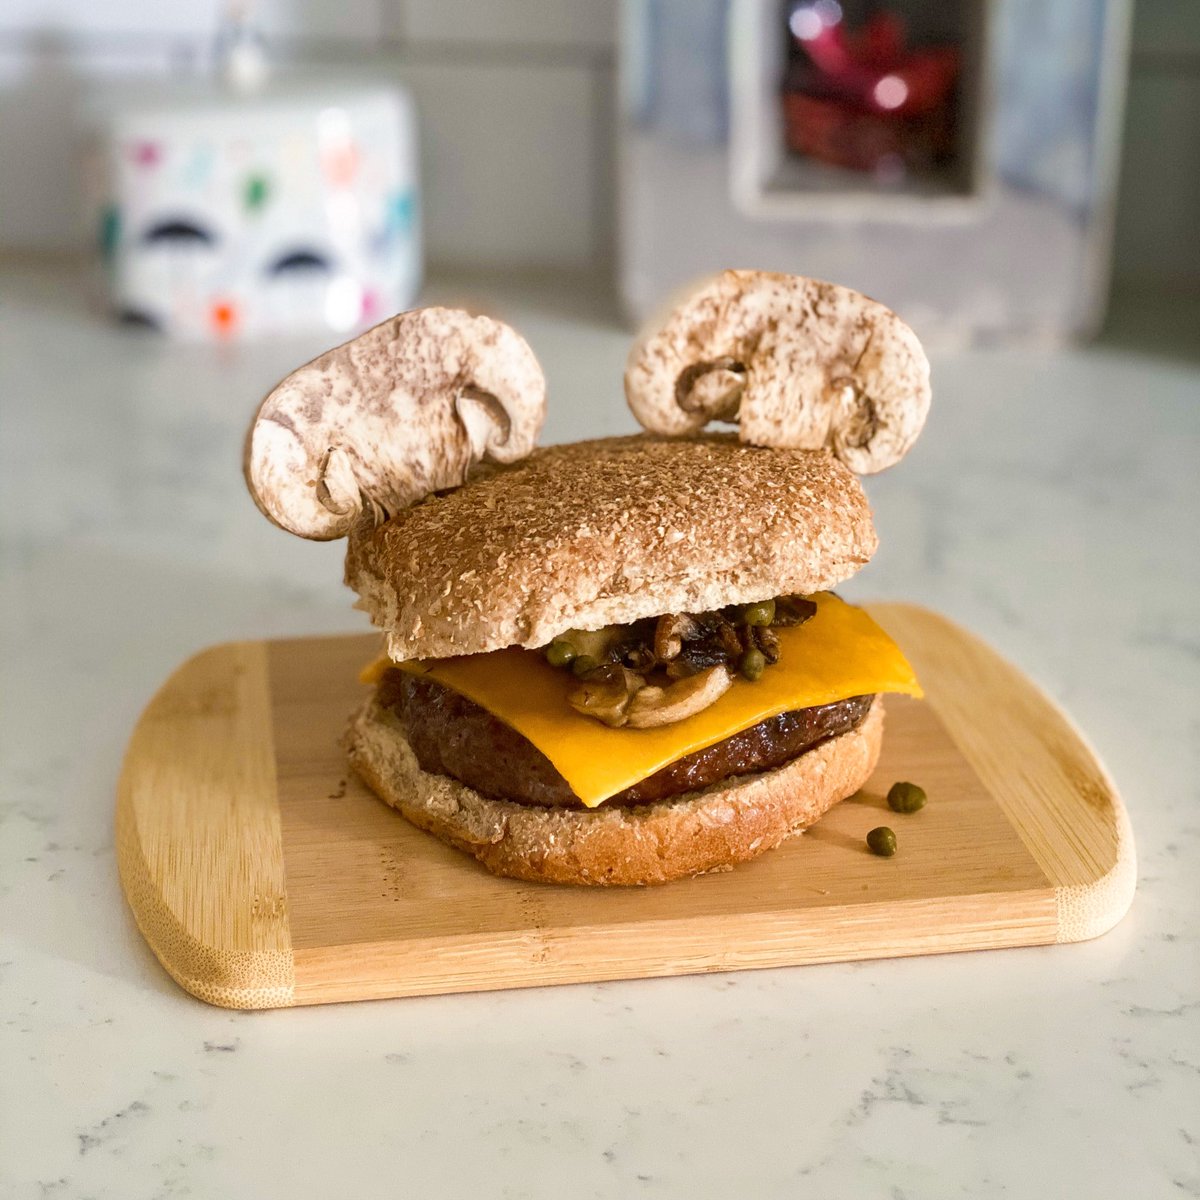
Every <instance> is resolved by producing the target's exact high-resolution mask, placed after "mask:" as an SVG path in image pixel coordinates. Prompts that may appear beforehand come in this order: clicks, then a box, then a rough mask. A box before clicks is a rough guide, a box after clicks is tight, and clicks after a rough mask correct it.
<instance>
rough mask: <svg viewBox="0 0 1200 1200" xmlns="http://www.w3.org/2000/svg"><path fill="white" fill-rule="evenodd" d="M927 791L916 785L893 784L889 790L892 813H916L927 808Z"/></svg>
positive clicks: (888, 796) (888, 798) (888, 800)
mask: <svg viewBox="0 0 1200 1200" xmlns="http://www.w3.org/2000/svg"><path fill="white" fill-rule="evenodd" d="M925 799H926V797H925V789H924V788H920V787H917V785H916V784H915V783H904V782H901V783H893V784H892V786H891V788H889V789H888V794H887V802H888V808H890V809H891V810H892V812H898V813H915V812H916V811H917V809H919V808H924V807H925Z"/></svg>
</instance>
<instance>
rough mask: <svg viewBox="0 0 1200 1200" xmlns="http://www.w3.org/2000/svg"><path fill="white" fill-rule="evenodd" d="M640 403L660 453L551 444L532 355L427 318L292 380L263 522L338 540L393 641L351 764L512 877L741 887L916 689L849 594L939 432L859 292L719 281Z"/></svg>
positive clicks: (262, 480)
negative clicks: (711, 428) (909, 463)
mask: <svg viewBox="0 0 1200 1200" xmlns="http://www.w3.org/2000/svg"><path fill="white" fill-rule="evenodd" d="M625 390H626V396H627V398H628V401H629V404H630V407H631V408H632V410H633V413H634V415H635V416H636V417H637V419H638V421H639V422H640V424H641V425H642V426H643V427H644V429H645V430H646V432H645V433H643V434H640V435H637V436H632V437H624V438H611V439H605V440H600V441H585V442H578V443H574V444H570V445H562V446H552V447H548V448H541V449H539V448H537V447H536V442H537V437H538V433H539V430H540V428H541V425H542V420H543V416H544V412H545V383H544V380H543V376H542V372H541V370H540V368H539V366H538V364H537V361H536V359H535V358H534V356H533V353H532V351H531V350H530V349H529V347H528V345H527V344H526V343H525V342H524V340H523V339H522V338H521V337H520V336H519V335H518V334H517V333H515V332H514V331H513V330H512V329H510V328H509V327H507V326H506V325H503V324H501V323H500V322H498V321H495V320H492V319H490V318H488V317H483V316H473V315H470V314H468V313H465V312H461V311H458V310H452V309H441V308H431V309H421V310H417V311H414V312H409V313H403V314H400V315H399V316H397V317H394V318H392V319H391V320H389V321H386V322H384V323H383V324H382V325H379V326H377V327H375V328H374V329H371V330H369V331H368V332H367V333H365V334H363V335H362V336H361V337H359V338H357V339H355V340H354V341H351V342H349V343H347V344H346V345H344V346H341V347H338V348H337V349H335V350H332V351H330V352H329V353H327V354H325V355H322V356H321V357H320V358H318V359H316V360H315V361H313V362H312V363H309V364H308V365H306V366H304V367H301V368H300V369H299V370H298V371H296V372H294V373H293V374H292V375H290V376H289V377H288V378H287V379H285V380H284V381H283V382H282V383H281V384H279V385H278V387H276V388H275V389H274V390H273V391H272V392H271V393H270V395H268V397H267V398H266V400H265V401H264V402H263V405H262V407H261V409H260V410H259V413H258V416H257V418H256V420H255V423H254V424H253V426H252V428H251V430H250V434H249V437H248V441H247V453H246V475H247V481H248V484H249V487H250V490H251V493H252V494H253V495H254V497H255V500H256V502H257V503H258V504H259V507H260V508H261V509H262V510H263V512H264V513H265V514H266V515H267V516H268V517H270V518H271V519H272V520H273V521H275V522H276V523H277V524H279V525H281V526H283V527H284V528H285V529H288V530H290V531H291V532H293V533H297V534H300V535H301V536H304V537H309V538H318V539H328V538H335V537H342V536H345V537H347V538H348V549H347V554H346V582H347V584H348V585H349V586H350V587H351V588H353V589H354V590H355V591H356V592H357V593H358V596H359V602H358V603H359V606H360V607H362V608H364V609H365V610H366V612H367V613H368V614H369V615H370V617H371V620H372V621H373V622H374V623H375V624H376V625H377V626H379V627H380V628H381V629H382V630H383V631H384V634H385V647H386V653H385V655H384V656H383V657H382V658H381V659H380V660H379V661H378V662H377V663H375V664H372V665H371V666H369V667H368V668H367V669H366V671H364V680H365V681H366V682H368V683H370V684H371V685H372V690H371V693H370V695H369V697H368V699H367V700H366V702H365V703H364V704H363V705H362V707H361V708H360V709H359V711H358V712H357V713H355V714H354V715H353V716H352V717H351V719H350V724H349V728H348V730H347V732H346V735H345V746H346V750H347V753H348V755H349V758H350V762H351V763H352V765H353V767H354V769H355V770H356V771H357V772H358V773H359V774H360V775H361V776H362V778H363V779H364V780H365V781H366V783H367V784H368V785H369V786H370V787H371V788H372V790H373V791H375V792H376V793H377V794H378V795H379V796H380V798H381V799H383V800H384V801H386V802H387V803H388V804H390V805H392V806H393V807H394V808H396V809H398V810H399V811H400V812H401V813H402V814H403V815H404V816H405V817H406V818H407V819H408V820H409V821H411V822H412V823H413V824H415V825H417V826H419V827H420V828H422V829H425V830H427V831H428V832H430V833H431V834H433V835H434V836H436V837H438V838H440V839H441V840H442V841H444V842H446V843H448V844H449V845H451V846H454V847H456V848H457V849H459V850H462V851H464V852H466V853H467V854H470V855H472V856H473V857H474V858H476V859H477V860H478V861H479V862H480V863H482V864H483V865H484V866H485V867H487V868H488V869H489V870H491V871H493V872H495V873H496V874H499V875H508V876H515V877H517V878H520V879H526V880H536V881H544V882H551V883H570V884H652V883H664V882H667V881H668V880H672V879H677V878H680V877H683V876H690V875H697V874H701V873H703V872H708V871H719V870H727V869H729V868H731V867H732V866H733V865H734V864H736V863H739V862H744V861H746V860H748V859H751V858H754V857H756V856H757V855H759V854H761V853H763V852H765V851H767V850H769V849H771V848H772V847H774V846H777V845H778V844H779V843H780V842H782V841H783V840H784V839H785V838H787V837H789V836H791V835H792V834H795V833H799V832H801V831H802V830H804V829H806V828H808V827H809V826H810V825H812V824H813V823H814V822H815V821H817V820H818V819H819V818H820V817H821V816H822V815H823V814H824V813H825V812H827V811H828V810H829V809H830V808H831V807H832V806H833V805H834V804H836V803H837V802H838V801H839V800H842V799H844V798H845V797H847V796H849V795H851V794H853V793H854V792H855V791H857V790H858V789H859V788H860V787H861V786H862V785H863V783H864V782H865V781H866V780H867V778H868V777H869V776H870V774H871V772H872V770H873V769H874V767H875V763H876V761H877V759H878V756H879V751H880V745H881V741H882V738H883V733H884V708H883V700H882V695H883V694H884V693H889V692H892V693H895V692H900V693H907V694H910V695H919V694H920V689H919V685H918V683H917V681H916V679H915V677H914V675H913V672H912V670H911V668H910V667H909V665H908V663H907V662H906V661H905V659H904V656H903V655H902V654H901V653H900V651H899V649H898V648H897V647H896V646H895V644H894V643H893V642H892V641H891V640H890V639H889V638H888V637H887V635H886V634H885V633H884V632H883V631H882V630H881V629H880V628H879V627H878V626H877V625H875V623H874V622H873V621H872V620H871V618H870V617H869V616H868V615H867V614H866V613H865V612H863V611H862V610H861V609H858V608H855V607H854V606H852V605H850V604H847V603H845V602H844V601H842V600H841V599H839V598H838V597H837V596H836V595H835V594H834V592H833V589H834V588H835V587H837V585H839V584H841V583H843V582H845V581H846V580H847V579H849V578H850V577H851V576H853V575H854V574H855V573H856V572H857V571H858V570H859V568H860V567H862V566H863V565H864V564H865V563H866V562H868V561H869V559H870V558H871V555H872V554H873V553H874V551H875V548H876V544H877V543H876V536H875V529H874V526H873V523H872V520H871V511H870V508H869V507H868V504H867V501H866V497H865V496H864V494H863V490H862V487H861V485H860V483H859V480H858V475H859V474H866V473H870V472H874V471H878V470H881V469H883V468H885V467H888V466H890V465H892V464H893V463H895V462H896V461H897V460H898V459H899V458H900V457H901V456H902V455H903V454H904V453H905V452H906V451H907V450H908V448H909V447H910V446H911V445H912V443H913V441H914V440H915V438H916V436H917V434H918V433H919V432H920V429H921V427H922V425H923V423H924V420H925V416H926V412H927V410H928V407H929V367H928V363H927V361H926V359H925V356H924V354H923V352H922V350H921V347H920V344H919V343H918V341H917V339H916V337H915V336H914V335H913V333H912V331H911V330H910V329H909V328H908V327H907V326H906V325H905V324H904V323H903V322H901V321H900V320H899V319H898V318H897V317H896V316H895V315H894V314H893V313H891V312H890V311H889V310H887V309H886V308H884V307H883V306H881V305H879V304H877V303H875V302H874V301H871V300H868V299H867V298H866V297H864V296H861V295H859V294H858V293H856V292H853V291H850V290H849V289H846V288H842V287H837V286H833V285H830V284H826V283H820V282H817V281H814V280H808V279H802V278H798V277H793V276H784V275H775V274H767V273H762V272H752V271H726V272H723V273H722V274H720V275H718V276H716V277H714V278H712V279H709V280H706V281H704V282H703V283H701V284H700V285H699V286H697V287H696V288H695V289H693V290H692V291H691V292H690V293H689V294H687V295H686V296H684V297H683V298H682V300H681V301H680V303H679V304H678V305H677V307H675V308H674V309H673V311H671V312H670V313H669V314H668V315H667V316H666V317H665V318H664V319H663V320H662V321H661V322H659V323H657V324H656V325H655V326H654V327H653V328H652V329H651V330H650V331H649V332H648V333H646V334H645V335H644V336H643V337H641V338H640V339H639V340H638V341H637V343H636V344H635V345H634V347H633V350H632V352H631V354H630V357H629V363H628V367H627V370H626V375H625ZM714 421H715V422H721V423H725V424H726V425H728V426H731V427H732V431H731V432H708V431H706V427H707V426H708V425H709V424H710V422H714Z"/></svg>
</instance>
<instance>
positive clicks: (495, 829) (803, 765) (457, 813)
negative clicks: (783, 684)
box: [343, 695, 883, 886]
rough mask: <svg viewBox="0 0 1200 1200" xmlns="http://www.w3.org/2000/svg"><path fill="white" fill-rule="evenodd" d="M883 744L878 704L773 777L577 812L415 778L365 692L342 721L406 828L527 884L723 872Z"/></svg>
mask: <svg viewBox="0 0 1200 1200" xmlns="http://www.w3.org/2000/svg"><path fill="white" fill-rule="evenodd" d="M882 739H883V704H882V702H881V700H880V698H879V697H878V696H877V697H876V698H875V700H874V702H873V703H872V705H871V710H870V712H869V713H868V714H867V717H866V719H865V720H864V721H863V723H862V724H861V725H859V726H858V728H857V729H853V730H851V731H850V732H849V733H844V734H842V735H841V736H839V737H836V738H832V739H830V740H829V741H827V742H823V743H821V744H820V745H819V746H817V747H815V748H814V749H812V750H809V751H808V752H807V753H805V754H801V755H800V756H799V757H798V758H795V759H793V760H792V761H791V762H790V763H787V764H785V765H784V766H782V767H779V768H777V769H775V770H773V771H764V772H761V773H759V774H756V775H746V776H741V777H740V778H732V779H728V780H725V781H723V782H721V783H719V784H715V785H713V786H712V787H710V788H706V789H704V790H703V791H699V792H688V793H684V794H683V795H681V796H676V797H673V798H671V799H669V800H662V801H659V802H658V803H656V804H646V805H639V806H637V807H631V808H620V807H613V808H609V807H605V806H603V805H601V806H600V807H599V808H596V809H591V810H588V811H582V812H581V811H578V810H575V809H566V808H531V807H526V806H524V805H521V804H514V803H512V802H511V801H508V800H492V799H489V798H488V797H486V796H482V795H480V793H479V792H476V791H474V790H473V789H471V788H469V787H467V786H466V785H465V784H462V783H459V782H458V781H457V780H455V779H451V778H449V777H448V776H445V775H433V774H430V773H428V772H426V771H423V770H422V769H421V767H420V765H419V764H418V762H417V759H416V756H415V754H414V753H413V751H412V749H411V747H410V746H409V744H408V740H407V738H406V737H405V732H404V726H403V724H402V723H401V722H400V720H399V719H398V718H397V716H396V714H395V713H394V712H392V711H391V710H390V709H386V708H384V707H382V706H381V705H380V704H379V703H378V701H377V699H376V698H375V696H374V695H372V696H371V698H370V699H369V700H367V702H366V703H365V704H364V705H363V706H362V708H361V709H360V710H359V711H358V712H357V713H356V714H355V716H354V717H353V719H352V720H351V722H350V726H349V728H348V729H347V731H346V734H345V738H344V743H343V744H344V746H345V748H346V751H347V753H348V755H349V758H350V763H351V765H352V766H353V768H354V770H355V771H356V772H357V773H358V774H359V775H360V776H361V777H362V779H363V780H364V781H365V782H366V784H367V785H368V787H370V788H371V790H372V791H374V792H375V793H376V794H377V795H378V796H379V797H380V798H381V799H382V800H384V801H385V802H386V803H387V804H389V805H391V806H392V807H393V808H395V809H398V810H399V811H400V813H401V814H403V816H405V817H406V818H407V819H408V820H409V821H410V822H412V824H414V825H416V826H417V827H418V828H420V829H424V830H426V831H428V832H429V833H432V834H433V835H434V836H435V837H436V838H438V839H439V840H441V841H443V842H445V843H446V844H447V845H450V846H453V847H455V848H456V849H458V850H461V851H463V852H464V853H466V854H469V855H471V856H472V857H474V858H476V859H477V860H478V861H479V862H480V863H482V864H483V865H484V866H485V867H486V868H487V869H488V870H489V871H491V872H492V873H493V874H495V875H505V876H509V877H512V878H514V879H524V880H528V881H530V882H534V883H564V884H594V885H602V886H603V885H635V884H636V885H641V884H657V883H668V882H670V881H671V880H673V879H681V878H684V877H686V876H690V875H701V874H704V873H706V872H709V871H723V870H728V869H730V868H731V867H732V866H733V865H734V864H735V863H740V862H746V861H748V860H749V859H752V858H757V857H758V855H760V854H763V853H764V852H766V851H767V850H770V849H772V848H774V847H775V846H778V845H779V843H780V842H782V841H783V840H784V839H785V838H788V837H791V836H793V835H794V834H797V833H801V832H802V831H803V830H805V829H807V828H808V827H809V826H810V825H813V824H815V823H816V822H817V821H818V820H819V819H820V818H821V817H822V816H823V815H824V814H825V813H826V812H828V810H829V809H831V808H832V807H833V806H834V805H835V804H837V803H838V801H839V800H844V799H845V798H846V797H847V796H851V795H853V794H854V793H855V792H856V791H858V789H859V788H860V787H862V786H863V784H864V783H866V781H867V779H868V778H870V776H871V773H872V772H873V771H874V769H875V764H876V762H877V760H878V758H879V749H880V745H881V742H882Z"/></svg>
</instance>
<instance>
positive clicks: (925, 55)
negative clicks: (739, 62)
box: [783, 0, 961, 171]
mask: <svg viewBox="0 0 1200 1200" xmlns="http://www.w3.org/2000/svg"><path fill="white" fill-rule="evenodd" d="M790 24H791V28H792V31H793V33H794V34H795V38H796V43H797V45H798V46H800V47H801V48H802V50H803V52H804V55H805V59H807V61H805V59H800V58H796V59H794V60H793V62H792V65H791V67H790V68H789V71H788V76H787V78H786V79H785V81H784V87H783V112H784V124H785V129H786V136H787V144H788V149H789V150H793V151H795V152H797V153H801V154H806V155H809V156H811V157H813V158H818V159H821V160H822V161H824V162H831V163H835V164H836V165H838V166H843V167H851V168H853V169H855V170H860V171H875V170H880V169H897V168H899V169H901V170H902V169H904V168H909V169H914V168H915V169H927V168H929V167H931V166H934V165H936V164H937V163H938V162H940V161H943V160H945V159H946V158H947V157H949V156H950V155H952V154H953V151H954V140H955V119H954V118H955V114H954V86H955V84H956V82H957V80H958V74H959V68H960V63H961V56H960V54H959V52H958V49H957V47H954V46H932V47H927V48H924V49H919V50H908V49H907V48H906V45H905V33H904V24H903V21H902V20H901V18H900V17H899V16H898V15H897V14H896V13H892V12H881V13H876V14H875V15H874V16H872V17H871V18H870V19H869V20H868V21H867V22H866V23H865V24H864V25H863V27H862V29H861V30H860V31H859V32H858V34H857V35H856V34H854V33H852V32H851V31H850V30H849V29H848V28H847V27H846V25H845V24H844V22H843V21H842V20H841V11H840V9H839V8H838V7H837V6H836V5H831V4H828V3H821V2H820V0H818V2H817V3H814V4H802V5H798V6H797V7H796V8H795V9H794V10H793V12H792V19H791V22H790Z"/></svg>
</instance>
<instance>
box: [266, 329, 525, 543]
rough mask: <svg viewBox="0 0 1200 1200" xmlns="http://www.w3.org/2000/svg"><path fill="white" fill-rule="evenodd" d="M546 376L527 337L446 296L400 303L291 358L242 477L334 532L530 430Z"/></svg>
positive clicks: (269, 508) (289, 520)
mask: <svg viewBox="0 0 1200 1200" xmlns="http://www.w3.org/2000/svg"><path fill="white" fill-rule="evenodd" d="M545 415H546V381H545V379H544V377H543V375H542V370H541V367H539V366H538V362H537V359H536V358H535V357H534V355H533V351H532V350H530V348H529V346H528V345H527V344H526V342H525V339H524V338H522V337H521V336H520V334H518V333H516V332H515V331H514V330H512V329H510V328H509V327H508V326H507V325H504V324H502V323H501V322H499V321H494V320H492V319H491V318H490V317H478V316H472V315H471V314H470V313H466V312H462V311H460V310H459V309H453V308H421V309H415V310H414V311H412V312H406V313H401V314H400V315H399V316H395V317H392V318H391V319H390V320H387V321H384V322H383V324H381V325H376V326H375V328H374V329H369V330H367V332H366V333H364V334H362V335H361V336H360V337H357V338H355V339H354V340H353V341H350V342H347V343H346V344H345V345H344V346H338V347H337V349H335V350H330V351H329V352H328V353H327V354H322V355H321V357H320V358H316V359H314V360H313V361H312V362H310V363H308V364H307V365H306V366H303V367H301V368H300V369H299V370H298V371H293V372H292V373H291V374H290V375H289V376H288V377H287V378H286V379H285V380H283V382H282V383H280V384H279V385H278V386H277V387H275V388H274V389H273V390H272V391H271V393H270V394H269V395H268V396H267V398H266V399H265V400H264V401H263V403H262V407H261V408H260V409H259V410H258V415H257V416H256V417H255V419H254V423H253V425H252V426H251V427H250V432H249V434H248V436H247V439H246V457H245V473H246V483H247V486H248V487H249V488H250V494H251V495H252V496H253V497H254V501H255V503H256V504H257V505H258V506H259V508H260V509H262V511H263V512H264V513H265V514H266V515H267V516H268V517H270V518H271V520H272V521H274V522H275V523H276V524H277V525H281V526H282V527H283V528H284V529H287V530H289V531H290V532H292V533H296V534H299V535H300V536H301V537H306V538H315V539H318V540H322V541H324V540H328V539H330V538H337V537H342V536H344V535H345V534H347V533H349V531H350V530H351V529H352V528H353V527H354V525H355V524H356V523H357V522H358V521H360V520H362V519H363V515H364V513H365V514H366V515H367V516H369V518H370V519H372V520H374V521H376V522H379V521H383V520H386V519H387V518H388V516H389V515H391V514H392V513H394V512H397V511H399V510H400V509H402V508H406V507H408V506H409V505H411V504H415V503H416V502H417V501H418V500H421V499H423V498H424V497H425V496H428V495H430V494H431V493H433V492H436V491H439V490H441V489H443V488H449V487H456V486H457V485H459V484H461V483H462V482H463V481H464V480H465V479H466V477H467V472H468V471H469V470H470V469H471V466H472V464H473V463H476V462H479V461H480V460H483V459H490V460H492V461H495V462H515V461H516V460H517V459H520V458H524V457H525V456H526V455H527V454H529V452H530V451H531V450H532V449H533V448H534V446H535V445H536V444H537V438H538V434H539V433H540V431H541V428H542V422H543V420H544V419H545Z"/></svg>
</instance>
